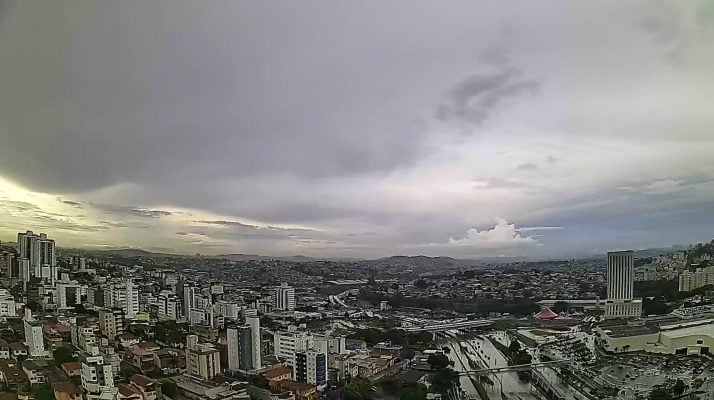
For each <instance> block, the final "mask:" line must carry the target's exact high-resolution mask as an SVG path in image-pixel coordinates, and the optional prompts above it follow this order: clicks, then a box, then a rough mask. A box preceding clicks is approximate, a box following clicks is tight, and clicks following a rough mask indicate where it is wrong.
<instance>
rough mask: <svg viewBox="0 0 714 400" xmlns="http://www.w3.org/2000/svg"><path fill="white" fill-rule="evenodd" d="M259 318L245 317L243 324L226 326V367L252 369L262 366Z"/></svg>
mask: <svg viewBox="0 0 714 400" xmlns="http://www.w3.org/2000/svg"><path fill="white" fill-rule="evenodd" d="M261 338H262V335H261V333H260V319H259V318H258V317H252V316H249V317H246V318H245V325H242V326H238V327H231V328H228V330H227V334H226V339H227V342H228V343H227V344H228V369H230V370H231V371H238V370H240V371H245V372H248V371H254V370H256V369H260V368H261V366H262V358H261V351H260V345H261V341H262V340H261Z"/></svg>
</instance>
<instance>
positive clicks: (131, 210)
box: [90, 203, 173, 218]
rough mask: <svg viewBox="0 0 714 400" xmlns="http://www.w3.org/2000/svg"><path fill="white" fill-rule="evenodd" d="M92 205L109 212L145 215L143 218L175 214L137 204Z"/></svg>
mask: <svg viewBox="0 0 714 400" xmlns="http://www.w3.org/2000/svg"><path fill="white" fill-rule="evenodd" d="M90 205H91V206H92V207H93V208H94V209H96V210H99V211H103V212H105V213H108V214H119V215H122V214H123V215H127V216H133V217H143V218H161V217H166V216H169V215H173V213H172V212H171V211H165V210H151V209H147V208H142V207H136V206H120V205H115V204H94V203H90Z"/></svg>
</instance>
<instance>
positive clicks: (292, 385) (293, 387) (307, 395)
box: [270, 379, 320, 400]
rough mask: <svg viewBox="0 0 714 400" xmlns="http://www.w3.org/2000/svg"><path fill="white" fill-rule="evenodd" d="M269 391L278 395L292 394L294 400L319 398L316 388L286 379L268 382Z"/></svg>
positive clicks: (314, 399) (315, 399)
mask: <svg viewBox="0 0 714 400" xmlns="http://www.w3.org/2000/svg"><path fill="white" fill-rule="evenodd" d="M270 390H271V391H273V392H278V393H280V392H287V391H289V392H292V393H293V394H294V395H295V400H317V399H319V398H320V394H319V392H318V391H317V386H315V385H311V384H309V383H303V382H296V381H292V380H288V379H283V380H281V381H270Z"/></svg>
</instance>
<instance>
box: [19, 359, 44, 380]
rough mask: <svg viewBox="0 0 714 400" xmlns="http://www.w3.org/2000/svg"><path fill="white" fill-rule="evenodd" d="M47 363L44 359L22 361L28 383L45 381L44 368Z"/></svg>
mask: <svg viewBox="0 0 714 400" xmlns="http://www.w3.org/2000/svg"><path fill="white" fill-rule="evenodd" d="M48 365H49V364H47V361H45V360H25V361H23V362H22V370H23V372H25V375H27V380H28V381H29V382H30V385H33V386H34V385H41V384H43V383H45V373H44V371H45V369H46V368H47V366H48Z"/></svg>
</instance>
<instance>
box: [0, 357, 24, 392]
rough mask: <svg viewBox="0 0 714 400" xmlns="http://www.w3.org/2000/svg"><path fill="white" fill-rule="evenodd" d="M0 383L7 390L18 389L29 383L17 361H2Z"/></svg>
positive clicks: (0, 364) (0, 362)
mask: <svg viewBox="0 0 714 400" xmlns="http://www.w3.org/2000/svg"><path fill="white" fill-rule="evenodd" d="M0 382H2V383H3V384H4V385H5V386H6V387H7V388H10V389H12V388H16V387H17V386H18V385H21V384H23V383H25V382H27V375H25V372H23V371H22V366H20V364H19V363H18V362H17V361H15V360H0Z"/></svg>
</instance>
